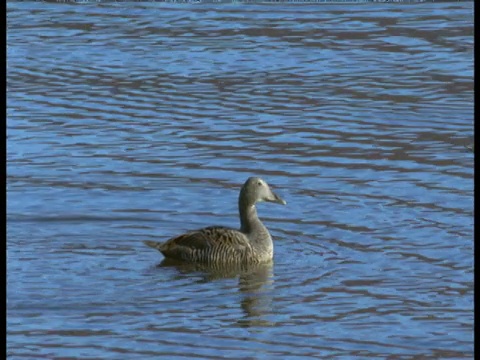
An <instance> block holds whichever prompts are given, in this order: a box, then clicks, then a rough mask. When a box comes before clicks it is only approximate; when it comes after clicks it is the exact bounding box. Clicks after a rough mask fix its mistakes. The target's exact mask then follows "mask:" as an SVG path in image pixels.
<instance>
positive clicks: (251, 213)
mask: <svg viewBox="0 0 480 360" xmlns="http://www.w3.org/2000/svg"><path fill="white" fill-rule="evenodd" d="M239 210H240V230H241V231H242V232H243V233H245V234H251V233H254V232H256V231H261V230H263V229H265V226H264V225H263V224H262V222H261V221H260V219H259V218H258V216H257V207H256V206H255V205H248V206H245V205H243V206H242V204H241V203H240V204H239ZM265 230H266V229H265Z"/></svg>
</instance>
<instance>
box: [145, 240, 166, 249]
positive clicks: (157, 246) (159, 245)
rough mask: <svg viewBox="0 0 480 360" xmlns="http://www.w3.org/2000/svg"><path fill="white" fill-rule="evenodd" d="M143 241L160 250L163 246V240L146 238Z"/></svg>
mask: <svg viewBox="0 0 480 360" xmlns="http://www.w3.org/2000/svg"><path fill="white" fill-rule="evenodd" d="M143 243H144V244H145V245H147V246H150V247H151V248H154V249H157V250H158V251H161V249H162V246H163V243H162V242H157V241H149V240H145V241H144V242H143Z"/></svg>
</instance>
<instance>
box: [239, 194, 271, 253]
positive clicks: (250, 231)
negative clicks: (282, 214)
mask: <svg viewBox="0 0 480 360" xmlns="http://www.w3.org/2000/svg"><path fill="white" fill-rule="evenodd" d="M239 210H240V231H241V232H243V233H244V234H245V235H247V237H248V240H249V241H250V244H251V245H252V246H253V248H254V249H255V250H256V251H258V253H259V254H262V256H265V257H266V258H271V257H272V254H273V242H272V237H271V236H270V233H269V232H268V230H267V228H266V227H265V225H263V224H262V222H261V221H260V219H259V218H258V216H257V208H256V206H255V205H251V204H248V205H247V204H243V203H242V201H239Z"/></svg>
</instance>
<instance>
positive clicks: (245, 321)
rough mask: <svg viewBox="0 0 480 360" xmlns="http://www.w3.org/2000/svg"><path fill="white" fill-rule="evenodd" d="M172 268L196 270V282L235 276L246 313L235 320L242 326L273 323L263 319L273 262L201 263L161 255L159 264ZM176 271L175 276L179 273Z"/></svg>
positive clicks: (183, 271)
mask: <svg viewBox="0 0 480 360" xmlns="http://www.w3.org/2000/svg"><path fill="white" fill-rule="evenodd" d="M158 267H159V269H161V268H163V267H169V268H174V269H175V270H176V271H178V274H181V276H182V277H183V276H187V277H188V276H189V275H190V274H192V273H196V275H199V276H200V277H201V280H200V281H199V282H198V283H203V282H209V281H215V280H218V279H226V278H235V279H237V278H238V291H239V292H240V293H241V294H242V297H241V301H240V306H241V308H242V310H243V311H244V313H245V317H244V318H242V319H239V320H238V323H239V325H242V326H273V324H271V323H270V322H268V321H266V320H264V319H262V318H263V317H265V316H266V315H269V314H270V312H271V298H270V297H269V295H270V296H271V290H272V289H271V286H272V284H273V262H269V263H266V264H258V265H248V266H243V265H237V266H234V265H230V266H225V265H219V264H216V265H208V266H207V265H201V264H188V263H181V262H178V261H174V260H170V259H164V260H162V262H161V263H160V264H159V265H158ZM178 274H176V276H178Z"/></svg>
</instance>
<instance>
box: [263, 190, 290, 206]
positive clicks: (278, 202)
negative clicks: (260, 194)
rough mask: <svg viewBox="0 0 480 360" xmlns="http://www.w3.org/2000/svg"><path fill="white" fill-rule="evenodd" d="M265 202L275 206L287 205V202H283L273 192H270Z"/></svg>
mask: <svg viewBox="0 0 480 360" xmlns="http://www.w3.org/2000/svg"><path fill="white" fill-rule="evenodd" d="M266 200H267V201H270V202H273V203H277V204H282V205H287V202H286V201H285V200H283V199H282V198H281V197H280V196H278V195H277V194H275V193H274V192H273V191H272V192H271V196H269V197H268V199H266Z"/></svg>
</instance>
